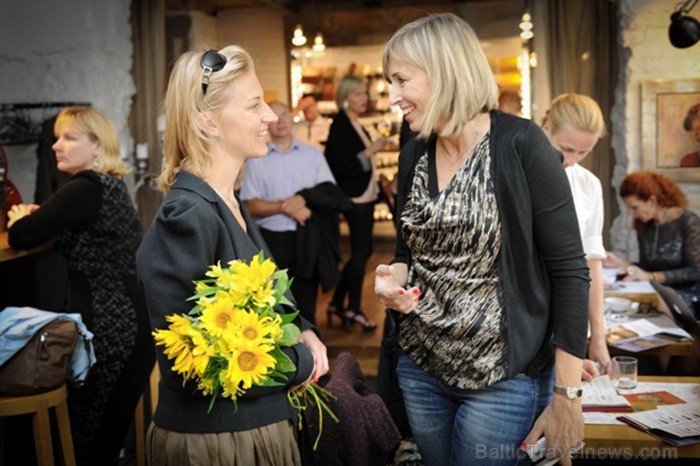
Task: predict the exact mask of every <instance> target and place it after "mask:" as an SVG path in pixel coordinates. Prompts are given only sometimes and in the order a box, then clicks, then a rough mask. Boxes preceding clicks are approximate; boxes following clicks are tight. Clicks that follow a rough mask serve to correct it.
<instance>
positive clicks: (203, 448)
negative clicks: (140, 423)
mask: <svg viewBox="0 0 700 466" xmlns="http://www.w3.org/2000/svg"><path fill="white" fill-rule="evenodd" d="M146 462H147V464H148V465H149V466H252V465H256V466H267V465H269V466H300V465H301V456H300V454H299V447H298V445H297V439H296V430H295V428H294V426H293V425H292V422H291V421H289V420H285V421H280V422H277V423H275V424H270V425H267V426H263V427H258V428H256V429H250V430H244V431H241V432H223V433H205V434H199V433H182V432H171V431H168V430H165V429H160V428H158V427H156V426H155V425H154V424H153V423H151V425H150V427H149V428H148V432H147V433H146Z"/></svg>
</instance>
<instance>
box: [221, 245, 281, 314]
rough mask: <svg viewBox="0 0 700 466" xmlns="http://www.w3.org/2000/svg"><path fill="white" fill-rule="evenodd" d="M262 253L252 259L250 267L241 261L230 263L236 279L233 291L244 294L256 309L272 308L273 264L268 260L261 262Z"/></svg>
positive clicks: (273, 298)
mask: <svg viewBox="0 0 700 466" xmlns="http://www.w3.org/2000/svg"><path fill="white" fill-rule="evenodd" d="M261 254H262V253H259V254H257V255H255V256H254V257H253V259H252V260H251V261H250V265H248V264H246V263H245V262H243V261H233V262H231V263H230V266H231V270H233V274H234V276H235V278H236V280H235V283H234V286H233V287H232V290H233V289H236V290H240V291H241V292H243V293H246V294H248V295H249V296H250V298H251V299H252V300H253V302H254V304H255V305H256V306H258V307H264V306H274V304H275V297H274V291H275V290H274V287H273V283H272V275H273V274H274V273H275V269H276V266H275V263H274V262H272V261H271V260H270V259H265V260H264V261H261V259H262V256H261Z"/></svg>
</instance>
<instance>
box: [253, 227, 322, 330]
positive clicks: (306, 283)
mask: <svg viewBox="0 0 700 466" xmlns="http://www.w3.org/2000/svg"><path fill="white" fill-rule="evenodd" d="M260 233H262V236H263V238H264V239H265V243H267V247H268V248H270V252H272V257H273V259H274V261H275V264H277V267H278V268H280V269H287V273H288V275H289V277H290V278H293V280H292V286H291V290H292V294H293V295H294V299H295V300H296V302H297V306H298V307H299V313H300V314H301V316H302V317H304V318H305V319H306V320H308V321H309V322H311V323H312V324H314V325H315V324H316V298H317V297H318V277H317V276H316V272H314V276H313V277H311V278H302V277H299V276H298V275H297V273H296V271H297V264H296V263H295V248H294V235H295V234H296V233H295V232H293V231H272V230H266V229H264V228H261V229H260ZM299 265H301V264H299Z"/></svg>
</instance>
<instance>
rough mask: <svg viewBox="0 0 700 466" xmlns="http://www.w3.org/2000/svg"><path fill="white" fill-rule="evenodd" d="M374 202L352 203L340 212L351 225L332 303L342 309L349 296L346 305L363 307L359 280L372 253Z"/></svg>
mask: <svg viewBox="0 0 700 466" xmlns="http://www.w3.org/2000/svg"><path fill="white" fill-rule="evenodd" d="M374 204H375V203H374V202H367V203H364V204H353V207H352V209H351V210H350V211H348V212H345V213H344V214H343V215H344V216H345V219H346V220H347V222H348V227H349V229H350V259H349V260H348V261H347V262H346V263H345V266H344V267H343V275H342V278H341V279H340V283H339V284H338V286H337V287H336V289H335V293H334V294H333V299H332V300H331V303H332V304H333V305H335V306H336V307H337V308H339V309H341V308H343V307H345V306H344V303H345V297H346V296H347V298H348V305H347V309H352V310H360V309H362V307H361V304H362V282H363V281H364V279H365V268H366V267H367V261H368V260H369V257H370V256H371V255H372V229H373V228H374Z"/></svg>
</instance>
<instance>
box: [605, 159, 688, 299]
mask: <svg viewBox="0 0 700 466" xmlns="http://www.w3.org/2000/svg"><path fill="white" fill-rule="evenodd" d="M620 197H622V200H623V201H624V202H625V204H626V205H627V208H628V209H629V212H630V215H631V216H632V218H633V219H634V229H635V230H636V231H637V242H638V243H639V261H638V262H636V263H632V264H631V263H629V262H626V261H624V260H621V259H619V258H617V257H615V256H614V255H613V254H612V253H609V254H608V259H609V260H610V261H611V262H613V264H614V265H615V266H616V267H618V268H620V269H626V270H627V273H628V275H627V277H625V280H650V281H656V282H659V283H664V284H666V285H668V286H670V287H672V288H673V289H675V290H676V291H677V292H678V294H680V295H681V296H682V297H683V299H684V300H685V301H686V302H687V303H688V305H689V306H690V305H691V304H692V302H693V300H694V299H695V300H697V299H698V298H700V217H698V216H697V215H696V214H695V213H693V212H691V211H690V210H688V209H686V206H687V205H688V200H687V199H686V197H685V194H683V191H681V189H680V188H679V187H678V185H676V183H674V182H673V181H672V180H671V179H669V178H668V177H666V176H664V175H661V174H659V173H654V172H648V171H640V172H635V173H631V174H629V175H627V176H626V177H625V178H624V179H623V180H622V183H621V184H620Z"/></svg>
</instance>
